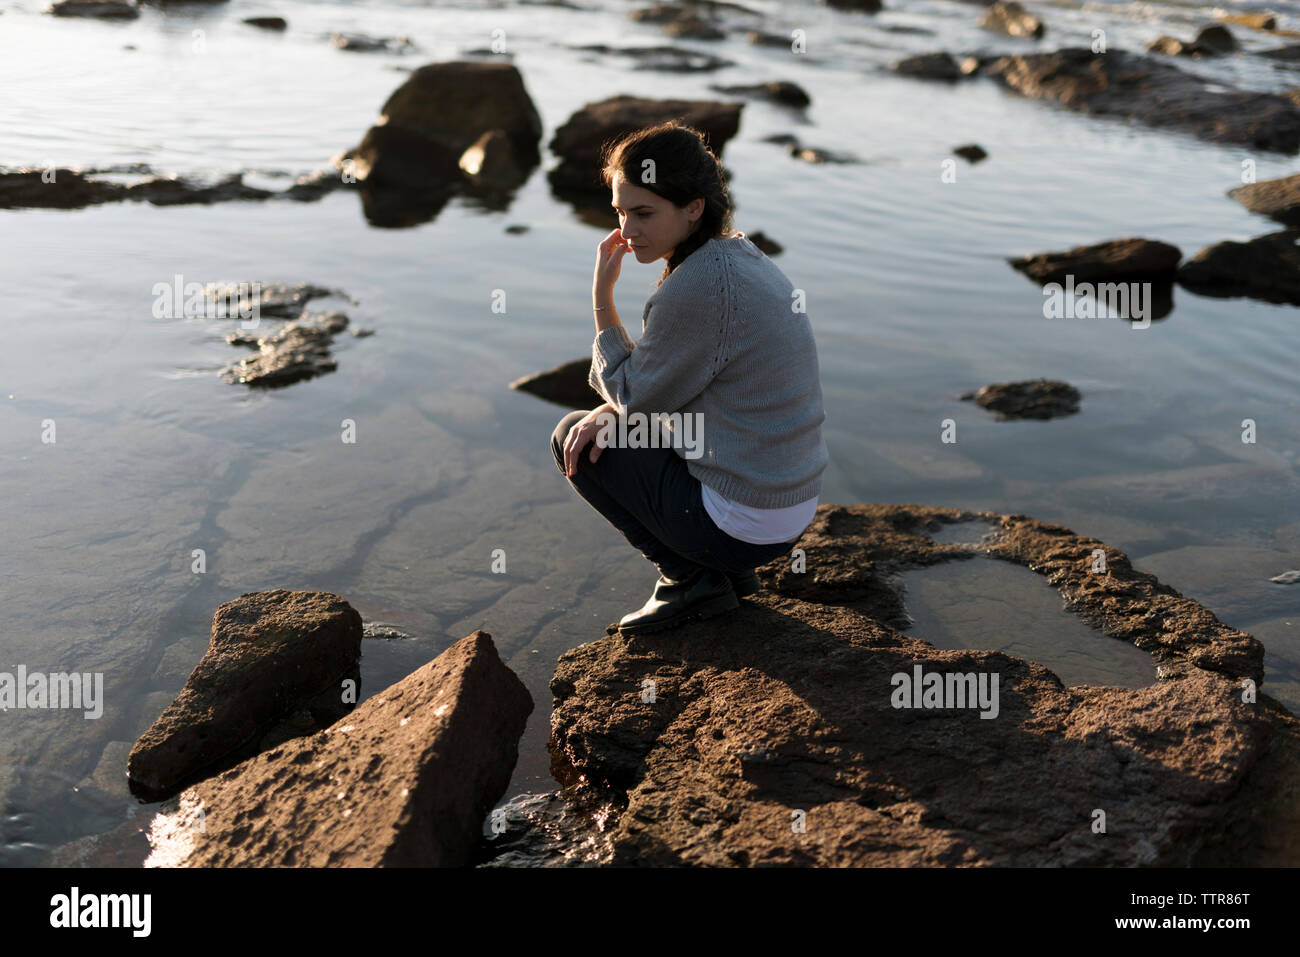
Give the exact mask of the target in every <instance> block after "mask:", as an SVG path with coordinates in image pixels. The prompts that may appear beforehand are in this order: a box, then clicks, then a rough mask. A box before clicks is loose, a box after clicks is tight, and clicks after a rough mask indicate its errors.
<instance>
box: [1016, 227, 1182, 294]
mask: <svg viewBox="0 0 1300 957" xmlns="http://www.w3.org/2000/svg"><path fill="white" fill-rule="evenodd" d="M1182 255H1183V254H1182V253H1181V252H1180V251H1179V249H1178V247H1177V246H1171V245H1170V244H1169V243H1162V242H1159V241H1157V240H1153V239H1139V238H1134V237H1130V238H1127V239H1111V240H1108V241H1106V242H1104V243H1096V244H1093V245H1089V246H1076V247H1074V248H1073V249H1067V250H1065V251H1064V252H1059V253H1038V254H1037V255H1034V256H1023V257H1020V258H1014V259H1008V260H1007V261H1008V262H1009V263H1011V265H1012V267H1013V268H1015V269H1017V270H1019V271H1020V272H1022V273H1024V274H1025V275H1027V276H1029V277H1030V278H1031V279H1035V280H1037V281H1038V282H1040V283H1049V282H1065V281H1066V279H1067V278H1068V277H1069V276H1073V277H1074V281H1075V282H1076V283H1083V282H1114V281H1119V280H1139V279H1151V280H1165V281H1168V280H1170V279H1172V278H1173V275H1174V271H1175V270H1176V269H1177V268H1178V260H1179V259H1181V258H1182Z"/></svg>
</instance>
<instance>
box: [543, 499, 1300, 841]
mask: <svg viewBox="0 0 1300 957" xmlns="http://www.w3.org/2000/svg"><path fill="white" fill-rule="evenodd" d="M977 518H982V519H984V520H986V521H992V522H994V523H996V524H997V525H998V526H1000V535H998V536H997V537H996V538H995V539H994V541H993V542H992V543H989V544H979V545H941V544H937V543H935V542H934V541H933V540H932V539H931V538H929V536H928V535H927V530H928V529H930V528H934V527H937V526H939V525H940V524H941V523H950V522H953V521H961V520H974V519H977ZM799 549H800V550H801V553H802V557H803V559H804V562H806V565H803V566H798V567H796V566H795V565H792V563H791V560H790V559H789V558H783V559H778V560H777V561H775V562H773V563H771V564H769V565H767V566H764V567H762V568H760V569H759V575H760V578H761V579H762V580H763V582H764V583H765V584H766V585H767V589H768V590H767V591H765V592H760V593H759V594H758V595H757V596H754V597H753V598H751V599H747V600H746V601H744V602H742V605H741V608H740V609H739V610H737V611H736V612H733V613H732V614H731V615H729V616H725V617H723V618H719V619H713V620H712V621H710V622H704V623H696V624H690V625H686V626H683V627H680V628H677V629H673V630H670V631H667V632H661V633H658V634H655V635H653V636H643V637H634V638H631V639H629V638H627V637H625V636H619V635H612V636H607V637H605V638H601V639H599V640H596V641H592V642H590V643H588V644H584V645H581V646H579V647H578V648H575V649H573V650H571V651H569V652H566V653H565V654H564V655H563V656H561V658H560V660H559V664H558V667H557V669H556V673H555V677H554V680H553V682H552V685H551V690H552V694H553V696H554V699H555V700H554V712H553V716H552V745H553V748H554V751H553V753H554V755H555V757H556V768H557V773H560V772H561V770H562V771H563V775H562V779H563V780H566V781H573V782H577V781H578V780H579V777H580V776H581V779H582V782H584V783H575V784H573V785H571V786H572V787H574V788H580V789H590V790H592V791H593V792H594V793H596V794H599V795H602V796H605V797H607V798H608V799H610V800H611V802H612V803H614V804H615V806H616V808H617V811H616V813H615V814H614V815H612V821H611V822H610V823H608V824H607V826H606V829H605V833H606V834H607V835H608V841H609V845H610V847H611V848H612V862H613V863H614V864H615V865H625V866H681V865H688V866H747V865H748V866H757V865H764V866H769V865H774V866H780V865H811V866H900V865H901V866H917V865H924V866H952V865H964V866H982V865H994V866H1134V865H1152V866H1187V865H1189V864H1195V863H1198V862H1202V861H1205V860H1207V859H1211V858H1215V859H1217V858H1221V857H1223V856H1225V855H1226V856H1228V857H1229V858H1230V859H1233V860H1235V861H1236V862H1237V863H1244V862H1246V861H1253V860H1258V859H1259V858H1260V857H1266V856H1267V855H1266V854H1265V853H1264V851H1262V850H1261V849H1264V850H1268V848H1267V845H1268V842H1269V835H1270V833H1271V832H1272V830H1273V829H1274V827H1275V824H1276V819H1274V818H1270V817H1264V816H1261V811H1262V809H1265V808H1274V807H1277V806H1279V805H1283V806H1285V802H1286V795H1287V793H1288V792H1287V789H1288V788H1294V784H1295V781H1296V779H1297V778H1296V771H1295V764H1296V762H1295V760H1294V758H1295V755H1296V753H1297V748H1296V741H1297V739H1298V736H1297V734H1296V730H1295V724H1296V722H1295V721H1294V719H1290V721H1289V723H1288V721H1287V718H1286V717H1285V712H1284V710H1283V709H1280V707H1278V706H1276V705H1275V704H1272V703H1271V699H1267V698H1265V699H1262V703H1261V704H1260V705H1259V706H1258V707H1257V706H1256V705H1254V704H1248V703H1244V702H1243V701H1242V695H1241V682H1242V680H1243V679H1245V678H1247V677H1249V678H1252V679H1254V680H1255V681H1257V682H1258V681H1259V680H1260V678H1261V677H1262V671H1263V665H1262V662H1263V650H1262V648H1261V647H1260V645H1259V643H1258V642H1257V641H1255V640H1254V639H1253V638H1251V637H1250V636H1249V635H1247V634H1245V633H1243V632H1240V631H1238V630H1236V629H1233V628H1230V627H1229V626H1227V625H1224V624H1223V623H1222V622H1220V621H1218V619H1216V618H1215V617H1214V615H1213V614H1211V613H1210V612H1209V611H1208V610H1207V609H1205V608H1203V607H1201V606H1200V605H1198V604H1197V603H1196V602H1194V601H1192V600H1190V599H1188V598H1184V597H1183V596H1181V595H1180V594H1179V593H1178V592H1176V591H1175V590H1174V589H1172V588H1170V587H1169V586H1167V585H1164V584H1162V583H1160V582H1159V581H1157V580H1156V579H1155V578H1154V577H1153V576H1151V575H1149V574H1145V573H1142V572H1138V571H1135V570H1134V569H1133V568H1132V566H1131V564H1130V563H1129V561H1128V559H1127V557H1126V556H1125V555H1124V554H1123V553H1122V552H1119V551H1117V550H1116V549H1114V548H1111V547H1109V546H1106V545H1105V544H1103V543H1102V542H1099V541H1097V540H1096V539H1092V538H1086V537H1082V536H1078V535H1075V534H1074V533H1073V532H1071V531H1070V530H1069V529H1066V528H1062V527H1060V526H1056V525H1049V524H1046V523H1042V522H1038V521H1035V520H1033V519H1031V518H1028V517H1027V516H1024V515H998V514H995V513H970V512H960V511H958V510H955V509H939V508H927V507H922V506H886V505H874V506H867V505H864V506H835V505H822V506H820V507H819V508H818V511H817V516H816V518H815V519H814V521H813V524H812V525H811V526H810V527H809V528H808V530H807V531H806V532H805V533H804V535H803V537H802V538H801V540H800V542H799ZM975 554H983V555H988V556H990V557H994V558H1000V559H1004V560H1007V561H1012V562H1015V563H1017V564H1020V565H1025V566H1028V567H1029V568H1030V569H1032V570H1034V571H1036V572H1038V573H1039V574H1041V575H1044V576H1045V577H1046V579H1047V581H1048V582H1049V583H1050V584H1052V585H1054V586H1055V587H1056V588H1057V589H1058V590H1059V591H1060V592H1061V594H1062V596H1063V597H1064V598H1065V600H1066V602H1067V607H1069V608H1070V609H1071V610H1073V611H1074V612H1076V613H1078V614H1080V615H1081V616H1082V617H1084V618H1085V619H1087V620H1089V621H1092V622H1094V623H1096V624H1097V625H1098V626H1099V627H1101V628H1103V629H1104V631H1105V633H1106V634H1107V635H1108V636H1109V639H1117V640H1121V641H1129V642H1132V643H1134V644H1136V645H1137V646H1138V647H1140V648H1143V649H1146V650H1148V651H1150V652H1151V653H1152V654H1153V655H1154V656H1155V658H1156V660H1157V661H1158V662H1159V663H1160V665H1161V668H1160V672H1159V673H1160V675H1161V678H1160V680H1158V681H1157V683H1156V684H1154V685H1152V686H1151V687H1148V688H1144V689H1140V690H1131V689H1126V688H1125V689H1121V688H1107V687H1096V686H1086V685H1085V686H1076V687H1065V686H1063V685H1062V683H1061V682H1060V680H1059V679H1058V678H1057V677H1056V676H1055V675H1054V674H1053V673H1052V672H1050V671H1049V670H1047V669H1046V668H1043V667H1042V666H1041V665H1038V664H1035V663H1033V662H1028V661H1024V660H1021V659H1018V658H1015V657H1012V656H1010V655H1007V654H1003V653H1000V652H993V651H942V650H938V649H936V648H934V647H933V646H932V645H930V644H929V643H927V642H926V641H924V640H922V639H919V638H913V637H908V636H906V635H903V634H901V633H900V632H899V631H897V630H895V625H894V624H891V619H893V618H895V617H896V615H897V614H898V612H899V611H900V610H901V599H900V597H899V595H898V594H897V592H896V590H895V587H894V586H893V584H892V582H891V576H892V575H893V573H894V572H895V571H896V570H897V569H899V568H900V567H905V566H907V567H914V566H916V565H931V564H934V563H937V562H941V561H947V560H951V559H957V560H960V559H962V558H964V557H967V556H970V555H975ZM1099 556H1101V557H1103V558H1104V560H1105V564H1104V566H1101V568H1102V570H1101V571H1098V570H1097V569H1098V567H1099V565H1098V558H1099ZM1109 639H1108V640H1109ZM917 669H920V670H921V671H922V672H924V673H925V674H926V675H933V674H935V673H938V674H939V675H940V679H939V680H940V687H941V689H945V688H948V689H950V688H951V687H952V682H951V681H950V680H948V679H947V678H946V676H947V675H954V674H956V675H970V676H971V678H972V679H974V680H975V682H976V683H977V686H978V680H979V676H980V675H983V676H985V679H986V685H991V684H992V679H993V677H994V676H996V677H997V678H998V679H999V681H998V684H997V686H996V687H997V689H998V699H997V704H996V716H995V717H990V718H985V717H981V715H988V714H991V709H990V708H987V707H984V706H983V705H981V706H980V707H974V706H973V705H974V704H975V703H976V702H974V701H970V702H963V701H954V700H951V699H947V700H944V699H942V698H941V700H942V701H943V703H946V704H949V705H954V706H952V707H947V708H935V707H932V705H933V704H934V703H935V702H933V701H931V702H930V705H931V706H926V699H922V700H921V701H919V702H918V701H906V700H902V699H901V698H900V692H901V690H902V688H903V687H904V686H907V687H909V688H910V686H911V682H912V681H914V680H915V678H916V672H917ZM964 703H969V704H970V705H972V706H970V707H962V706H961V705H962V704H964ZM900 704H902V705H909V704H910V705H913V706H911V707H908V706H900ZM1279 712H1281V713H1280V714H1279ZM1273 739H1276V741H1274V745H1276V746H1271V745H1270V741H1271V740H1273ZM1282 745H1285V747H1282ZM1260 762H1263V763H1264V764H1258V763H1260ZM1264 765H1267V767H1268V769H1269V770H1271V771H1278V770H1281V771H1283V772H1285V773H1286V774H1288V775H1289V776H1288V777H1286V778H1284V779H1283V780H1281V781H1276V780H1270V779H1269V778H1267V777H1262V776H1259V775H1256V774H1255V769H1256V767H1257V766H1260V767H1263V766H1264ZM1255 788H1258V790H1255ZM1102 815H1104V821H1103V818H1102ZM1296 817H1297V813H1296V809H1295V808H1294V807H1290V808H1289V810H1288V811H1287V813H1285V814H1283V815H1282V817H1281V819H1282V820H1286V821H1288V823H1289V822H1290V821H1293V820H1295V819H1296ZM1099 824H1100V826H1101V828H1102V830H1099ZM1221 826H1229V827H1231V828H1232V829H1233V836H1234V837H1235V838H1237V841H1235V842H1229V843H1225V842H1223V841H1221V840H1220V839H1219V837H1218V835H1217V833H1216V832H1218V831H1219V829H1220V827H1221ZM1291 843H1292V844H1294V842H1291ZM1272 853H1274V857H1275V858H1276V856H1277V855H1276V853H1275V852H1272ZM1275 863H1279V862H1278V861H1276V860H1275ZM1289 863H1295V861H1294V860H1291V861H1289Z"/></svg>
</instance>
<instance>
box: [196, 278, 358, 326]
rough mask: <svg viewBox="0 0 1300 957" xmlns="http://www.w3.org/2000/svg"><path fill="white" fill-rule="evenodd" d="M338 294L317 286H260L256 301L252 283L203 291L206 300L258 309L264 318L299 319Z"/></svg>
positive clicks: (211, 286)
mask: <svg viewBox="0 0 1300 957" xmlns="http://www.w3.org/2000/svg"><path fill="white" fill-rule="evenodd" d="M336 292H337V290H334V289H327V288H325V287H324V286H315V285H312V284H311V283H309V282H299V283H287V282H268V283H260V282H259V283H258V284H257V287H256V298H255V299H254V295H253V293H254V287H253V284H251V283H208V284H207V285H206V286H205V287H204V295H205V297H206V298H207V299H209V300H211V301H213V302H226V303H231V304H234V305H236V306H237V308H238V310H240V311H241V312H248V311H251V310H254V309H255V310H256V311H257V314H258V315H259V316H261V317H262V318H291V317H295V316H300V315H302V312H303V309H304V307H306V305H307V303H309V302H310V301H311V300H313V299H320V298H321V297H322V296H332V295H335V294H336ZM232 318H234V316H232Z"/></svg>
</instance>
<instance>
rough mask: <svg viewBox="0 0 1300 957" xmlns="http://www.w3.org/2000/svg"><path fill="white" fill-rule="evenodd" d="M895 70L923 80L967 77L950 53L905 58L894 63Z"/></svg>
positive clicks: (925, 54)
mask: <svg viewBox="0 0 1300 957" xmlns="http://www.w3.org/2000/svg"><path fill="white" fill-rule="evenodd" d="M893 70H894V72H896V73H901V74H903V75H904V76H913V77H918V78H920V79H923V80H960V79H961V78H962V77H963V76H965V75H966V74H965V72H964V71H963V70H962V68H961V67H960V65H958V63H957V61H956V60H955V59H954V58H953V56H952V54H950V53H918V54H916V55H915V56H909V57H903V58H902V59H901V60H897V61H895V62H894V64H893Z"/></svg>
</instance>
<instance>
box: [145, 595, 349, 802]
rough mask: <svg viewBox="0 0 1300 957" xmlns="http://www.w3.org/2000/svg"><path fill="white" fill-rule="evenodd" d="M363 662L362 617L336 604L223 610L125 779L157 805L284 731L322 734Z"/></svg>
mask: <svg viewBox="0 0 1300 957" xmlns="http://www.w3.org/2000/svg"><path fill="white" fill-rule="evenodd" d="M360 659H361V616H360V615H358V614H357V613H356V611H355V610H354V609H353V608H352V606H351V605H349V604H348V603H347V602H346V601H344V600H343V599H342V598H340V597H339V596H338V595H332V594H330V593H328V592H309V591H286V590H284V589H276V590H274V591H265V592H250V593H248V594H244V595H240V596H239V597H238V598H236V599H234V600H232V601H228V602H224V603H223V604H221V605H220V606H219V607H218V608H217V612H216V614H215V615H213V616H212V634H211V637H210V638H209V640H208V650H207V653H206V654H204V656H203V658H202V659H200V661H199V663H198V664H197V665H196V666H195V668H194V671H193V672H192V673H191V674H190V677H189V680H188V681H186V682H185V687H184V688H182V689H181V693H180V694H179V695H178V696H177V698H176V700H175V701H173V702H172V703H171V705H169V706H168V707H167V709H166V710H165V711H164V712H163V713H162V714H161V715H160V716H159V717H158V719H157V720H156V721H155V722H154V723H153V725H152V726H151V727H150V728H149V730H148V731H146V732H145V733H144V734H142V735H141V736H140V738H139V740H137V741H136V743H135V746H134V747H133V748H132V749H131V754H130V756H129V758H128V759H127V774H128V776H129V777H130V778H131V781H132V782H133V784H135V785H136V786H137V788H138V789H140V790H142V791H143V792H145V793H146V794H148V795H149V796H151V797H155V798H156V797H157V796H159V795H160V794H166V793H171V792H174V791H175V789H176V788H177V787H178V786H180V785H183V784H184V783H185V782H186V781H187V780H189V779H191V778H192V777H193V776H194V775H196V774H200V773H203V772H206V771H208V770H209V769H211V768H213V767H214V766H215V765H217V764H218V763H219V762H222V761H225V760H227V759H230V758H231V756H232V755H238V756H244V753H245V751H246V750H247V749H249V748H250V747H252V748H253V749H256V748H257V746H258V742H260V741H261V739H262V738H263V737H264V736H266V735H267V734H268V733H272V732H274V730H275V728H276V726H277V725H281V724H282V723H284V722H286V721H288V722H296V723H297V724H298V726H299V727H300V728H302V729H305V730H310V731H314V730H316V729H317V728H320V727H323V726H325V725H327V724H329V723H330V722H332V721H334V720H335V719H336V718H338V717H340V716H341V715H343V714H346V713H347V712H348V711H349V710H350V709H351V704H345V703H344V701H343V694H342V682H343V681H344V680H345V679H349V678H351V679H352V680H354V681H355V680H356V674H357V665H358V662H359V661H360Z"/></svg>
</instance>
